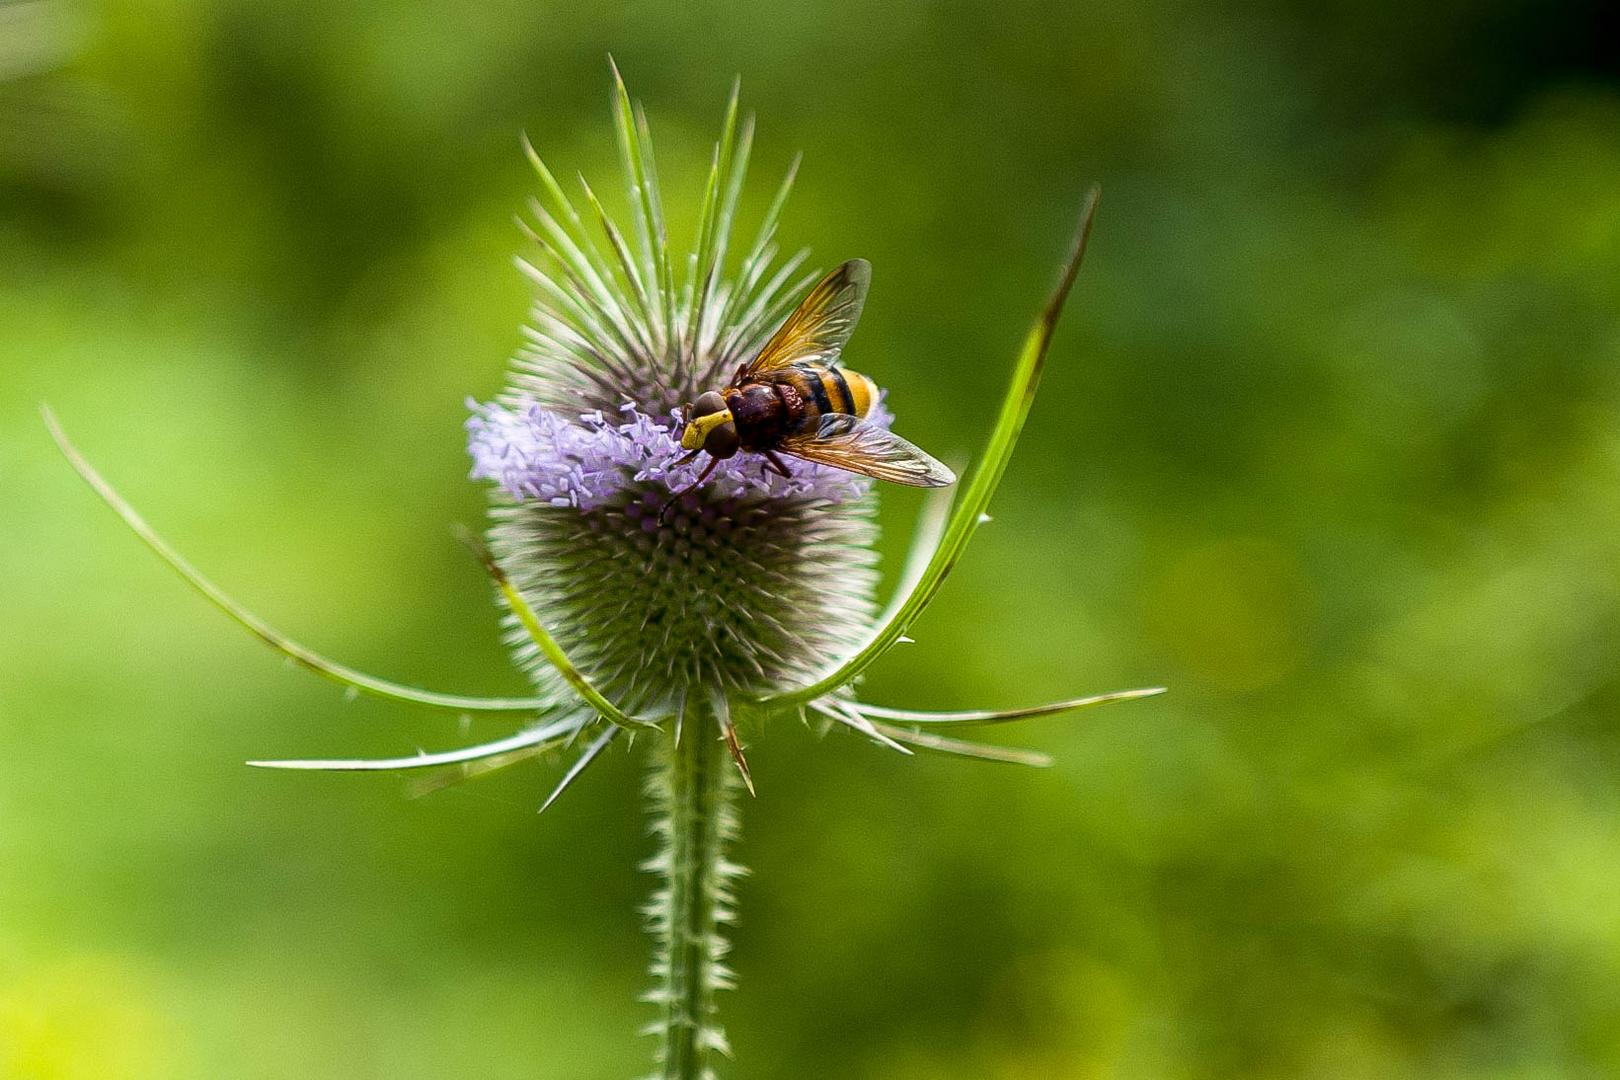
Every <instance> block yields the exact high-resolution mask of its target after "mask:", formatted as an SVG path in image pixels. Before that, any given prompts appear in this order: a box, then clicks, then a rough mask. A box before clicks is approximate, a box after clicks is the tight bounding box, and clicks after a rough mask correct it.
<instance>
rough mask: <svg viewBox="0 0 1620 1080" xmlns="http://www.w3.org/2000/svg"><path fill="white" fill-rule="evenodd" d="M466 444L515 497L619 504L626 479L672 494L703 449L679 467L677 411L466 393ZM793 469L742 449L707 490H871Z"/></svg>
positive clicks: (825, 471)
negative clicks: (482, 400)
mask: <svg viewBox="0 0 1620 1080" xmlns="http://www.w3.org/2000/svg"><path fill="white" fill-rule="evenodd" d="M467 405H468V408H470V409H471V410H472V416H471V417H469V418H468V420H467V433H468V436H467V449H468V451H469V452H470V453H471V454H472V459H473V467H472V478H473V479H475V480H494V481H495V482H497V483H499V484H500V485H501V487H502V488H504V489H505V490H506V492H507V493H508V494H509V495H511V496H512V497H513V498H514V499H517V500H519V501H529V502H534V501H539V502H545V503H548V504H550V505H552V506H556V507H573V508H575V509H579V510H591V509H595V508H596V507H598V506H602V505H604V504H607V503H610V502H622V501H623V499H624V496H625V494H626V488H627V487H629V486H630V485H631V484H637V485H641V484H647V483H651V484H654V485H657V486H659V487H662V488H663V489H664V490H665V491H668V492H671V493H673V492H676V491H679V490H681V489H682V488H684V487H686V486H687V485H688V484H690V483H692V482H693V481H694V480H696V479H697V477H698V473H699V472H700V471H701V470H702V469H703V467H704V465H706V464H707V463H708V461H709V459H708V457H707V456H706V455H699V457H698V458H697V460H695V461H693V462H690V463H689V464H687V465H683V466H680V467H679V468H674V467H672V466H673V465H674V463H675V461H676V460H677V459H678V458H679V457H681V456H682V454H683V453H684V451H682V450H681V445H680V440H679V431H680V425H681V417H680V413H679V411H678V410H677V411H676V412H674V413H672V414H671V415H669V416H668V417H666V418H655V417H652V416H649V415H647V414H646V413H643V412H642V411H641V410H640V409H638V408H637V407H636V406H635V405H633V404H629V403H627V404H625V405H622V406H620V408H619V410H618V412H617V414H613V413H603V412H601V411H596V412H589V413H584V414H566V413H560V412H557V411H555V410H552V409H546V408H543V407H542V406H540V405H538V404H536V403H533V402H515V403H514V402H510V401H509V402H491V403H489V404H487V405H481V404H479V403H478V402H476V401H471V400H469V401H468V403H467ZM867 419H868V421H869V422H871V423H875V424H879V425H881V426H883V427H888V426H889V423H890V421H891V419H892V417H891V416H890V415H889V414H888V412H887V411H886V410H885V409H884V408H883V406H882V405H881V404H879V405H877V406H876V407H875V408H874V409H873V411H872V415H871V416H869V417H868V418H867ZM788 467H789V470H790V471H791V472H792V474H793V475H792V476H780V475H778V474H776V473H775V472H772V471H769V470H767V469H766V468H765V463H764V460H763V459H762V458H761V457H759V456H758V455H756V454H749V453H742V454H738V455H737V456H736V457H734V458H730V459H728V460H726V461H722V462H720V463H719V464H718V465H717V466H716V468H715V470H714V472H713V473H712V474H711V475H710V477H709V479H708V480H707V481H706V482H705V485H704V486H705V488H706V489H708V490H712V491H713V492H714V493H715V494H716V495H719V496H720V497H722V498H731V497H735V496H743V495H760V496H766V497H771V498H784V499H787V498H792V499H816V500H820V501H825V502H832V503H840V502H845V501H848V500H851V499H857V498H860V497H861V496H863V495H865V494H866V493H867V491H869V490H870V489H871V483H872V482H871V481H870V480H868V479H866V478H865V477H863V476H857V475H856V474H854V473H850V472H845V471H844V470H842V469H833V468H829V467H827V466H825V465H816V464H813V463H811V462H808V461H801V460H798V459H792V458H790V459H788Z"/></svg>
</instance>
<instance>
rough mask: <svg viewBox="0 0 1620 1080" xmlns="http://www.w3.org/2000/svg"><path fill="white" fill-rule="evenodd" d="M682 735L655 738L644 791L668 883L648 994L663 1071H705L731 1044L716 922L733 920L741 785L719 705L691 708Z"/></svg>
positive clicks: (726, 974) (726, 976) (650, 911)
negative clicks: (720, 1000) (694, 711)
mask: <svg viewBox="0 0 1620 1080" xmlns="http://www.w3.org/2000/svg"><path fill="white" fill-rule="evenodd" d="M684 727H685V729H686V730H685V732H684V733H683V734H682V735H681V737H680V739H679V741H677V740H676V739H674V738H672V737H669V736H665V737H663V738H660V739H658V742H657V746H656V748H655V751H654V753H655V759H654V762H653V768H652V774H651V776H650V777H649V780H648V785H647V788H648V794H649V796H650V800H651V811H652V815H653V832H654V833H656V834H657V835H659V836H660V837H661V838H662V842H663V848H662V850H661V851H660V852H659V853H658V854H657V855H655V856H654V857H653V858H652V859H651V860H649V862H648V863H647V869H649V870H652V871H654V872H656V873H658V874H660V875H661V876H662V878H663V883H662V885H661V886H660V887H659V889H658V890H657V891H656V892H655V893H654V894H653V898H652V901H651V902H650V903H649V904H648V906H647V916H648V929H649V931H650V932H651V933H652V935H653V939H654V950H653V962H652V973H653V978H654V979H655V980H656V983H657V985H656V986H655V988H654V990H653V991H652V993H651V994H650V995H649V998H650V999H651V1000H652V1001H653V1002H654V1003H655V1004H656V1005H657V1006H658V1007H659V1010H660V1015H659V1018H658V1020H657V1021H656V1022H655V1023H654V1025H653V1028H652V1030H653V1031H655V1032H656V1033H657V1035H658V1037H659V1048H658V1071H657V1072H656V1073H655V1074H654V1075H655V1076H656V1077H657V1078H658V1080H709V1078H711V1077H713V1076H714V1072H713V1069H712V1068H711V1061H712V1060H713V1056H714V1053H715V1052H716V1051H718V1052H720V1053H723V1054H725V1053H729V1052H730V1048H729V1047H728V1046H727V1044H726V1037H725V1033H724V1032H723V1031H722V1030H721V1028H720V1025H719V1022H718V1020H717V1019H716V1006H715V991H717V990H721V989H727V988H729V987H730V986H731V982H732V978H731V973H730V971H728V970H727V969H726V967H725V965H724V962H723V961H724V958H725V954H726V951H727V949H728V947H729V944H728V942H727V941H726V940H725V938H724V937H723V936H722V935H721V932H720V926H721V924H723V923H729V922H731V921H732V919H733V906H734V902H733V898H732V890H731V883H732V881H733V879H735V878H736V876H737V875H738V874H740V873H741V872H742V870H741V868H740V867H738V866H736V865H734V864H732V863H730V862H729V861H727V859H726V853H725V847H726V844H727V843H728V842H730V841H732V840H734V839H735V838H736V836H737V829H738V818H737V809H736V794H737V791H738V788H739V787H740V786H741V785H740V784H739V782H738V780H737V777H736V775H735V771H734V769H733V768H732V765H731V762H730V760H729V759H728V758H727V753H726V749H725V745H724V744H723V743H722V742H721V739H720V732H719V730H718V726H717V725H716V723H715V722H714V717H713V714H710V713H700V714H698V715H691V714H690V713H689V714H688V715H687V717H686V722H685V724H684Z"/></svg>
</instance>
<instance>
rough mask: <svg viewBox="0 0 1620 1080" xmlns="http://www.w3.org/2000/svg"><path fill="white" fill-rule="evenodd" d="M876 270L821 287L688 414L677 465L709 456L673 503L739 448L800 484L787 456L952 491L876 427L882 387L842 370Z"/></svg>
mask: <svg viewBox="0 0 1620 1080" xmlns="http://www.w3.org/2000/svg"><path fill="white" fill-rule="evenodd" d="M871 280H872V265H871V264H870V263H868V262H867V261H866V260H865V259H851V260H849V261H848V262H846V263H844V264H843V265H842V266H839V267H838V268H836V269H835V270H833V271H832V272H831V273H829V274H828V275H827V276H826V277H824V278H822V279H821V281H819V282H818V283H817V284H816V286H815V288H813V289H811V290H810V292H809V293H808V294H806V296H805V298H804V299H803V300H802V301H801V302H800V303H799V306H798V307H797V308H796V309H794V312H793V314H791V315H789V316H788V317H787V320H786V321H784V322H783V323H782V325H781V326H780V327H779V328H778V329H777V331H776V333H775V334H772V335H771V339H770V340H769V341H767V342H766V343H765V346H764V348H762V349H760V350H759V352H758V353H757V354H755V356H754V358H753V359H752V360H749V361H748V362H747V363H745V364H743V365H742V366H741V367H739V368H738V369H737V373H736V374H735V375H734V376H732V379H731V384H730V385H729V386H727V387H726V388H725V389H724V390H710V391H707V392H706V393H703V394H701V395H699V396H698V399H697V401H696V402H694V403H693V405H692V407H691V409H690V410H688V412H687V416H686V419H687V424H686V427H685V429H684V430H683V431H682V432H681V448H682V449H683V450H687V451H690V452H689V453H687V454H685V455H684V456H682V457H681V458H680V459H679V460H678V461H676V463H675V464H676V465H684V464H686V463H687V462H689V461H691V460H693V459H694V458H696V457H697V456H698V455H699V454H701V453H706V454H708V455H709V463H708V465H706V466H704V469H703V472H702V473H701V474H699V476H698V478H697V480H696V481H694V482H693V483H692V484H691V485H690V486H689V487H686V488H684V489H682V490H681V491H679V492H677V493H676V494H675V495H674V496H673V497H672V498H671V499H670V502H669V504H667V505H666V507H665V509H666V510H667V509H668V507H669V505H673V504H674V503H675V501H676V500H678V499H679V498H680V497H681V496H683V495H685V494H686V493H687V492H689V491H692V490H693V489H694V488H697V487H699V486H701V485H702V484H703V482H704V481H705V480H707V479H708V478H709V474H710V473H712V472H713V471H714V468H715V466H716V465H718V464H719V463H720V462H721V461H723V460H725V459H726V458H729V457H732V456H733V455H735V454H736V453H737V452H738V451H739V450H743V451H747V452H749V453H752V454H759V455H761V456H762V457H763V458H764V460H765V462H766V467H767V468H773V469H775V470H776V471H777V472H778V473H780V474H782V475H783V476H791V475H792V473H790V472H789V471H788V467H787V464H786V463H785V462H783V460H782V458H781V456H780V455H782V454H787V455H788V456H790V457H796V458H803V459H804V460H805V461H813V462H816V463H818V464H821V465H830V466H832V467H833V468H835V469H844V470H846V471H848V472H853V473H860V474H862V475H864V476H871V477H875V478H876V479H879V480H888V481H891V482H893V483H896V484H908V485H910V486H912V487H944V486H945V485H947V484H952V483H955V482H956V474H954V473H953V472H951V470H950V469H947V468H946V467H945V466H944V465H942V464H940V463H939V462H938V461H936V460H934V458H933V457H932V456H930V455H929V454H928V453H926V452H925V451H923V450H922V449H920V448H918V447H916V446H914V445H912V444H911V443H909V442H907V441H906V440H905V439H902V438H901V437H900V436H898V435H896V434H894V433H893V432H891V431H887V430H885V429H883V428H881V427H878V426H877V425H876V424H872V423H869V422H867V420H866V419H865V417H866V415H867V413H869V412H870V411H871V408H872V406H873V404H875V403H876V402H877V398H878V388H877V384H876V383H874V382H873V381H872V380H871V379H869V378H867V377H866V376H865V375H862V374H860V373H859V372H855V371H849V370H847V369H844V368H840V367H839V366H838V355H839V353H840V352H842V351H843V348H844V343H845V342H847V341H848V340H849V336H850V334H851V333H853V332H854V330H855V323H856V322H857V321H858V320H859V319H860V317H861V307H862V305H863V304H865V303H866V290H867V286H868V285H869V284H870V283H871Z"/></svg>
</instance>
